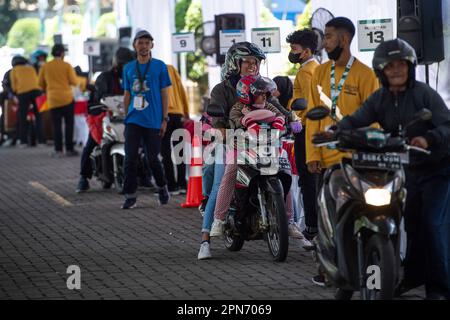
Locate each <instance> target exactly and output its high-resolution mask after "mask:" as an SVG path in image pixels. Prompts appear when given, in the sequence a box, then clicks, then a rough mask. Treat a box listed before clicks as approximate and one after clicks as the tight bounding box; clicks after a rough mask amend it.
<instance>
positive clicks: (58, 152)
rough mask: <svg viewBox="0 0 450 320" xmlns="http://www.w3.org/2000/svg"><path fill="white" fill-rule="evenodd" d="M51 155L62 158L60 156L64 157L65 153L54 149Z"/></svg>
mask: <svg viewBox="0 0 450 320" xmlns="http://www.w3.org/2000/svg"><path fill="white" fill-rule="evenodd" d="M50 157H52V158H57V159H60V158H62V157H64V154H63V152H62V151H52V152H51V153H50Z"/></svg>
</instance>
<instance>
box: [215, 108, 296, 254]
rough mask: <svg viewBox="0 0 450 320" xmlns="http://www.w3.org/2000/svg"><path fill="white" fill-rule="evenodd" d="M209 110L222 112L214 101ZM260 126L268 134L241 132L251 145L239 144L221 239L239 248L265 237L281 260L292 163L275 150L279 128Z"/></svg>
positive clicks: (286, 243)
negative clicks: (242, 146) (228, 206)
mask: <svg viewBox="0 0 450 320" xmlns="http://www.w3.org/2000/svg"><path fill="white" fill-rule="evenodd" d="M208 114H209V115H210V116H212V117H223V115H224V113H223V109H222V108H221V107H220V106H215V105H210V106H209V107H208ZM260 126H261V129H263V131H264V132H265V133H267V135H262V134H259V135H257V136H256V135H249V134H247V133H243V134H242V141H243V142H244V143H245V144H246V145H247V146H250V147H249V148H238V150H239V151H238V156H237V159H238V168H237V179H236V186H235V193H234V196H233V200H232V202H231V205H230V209H229V212H228V215H227V217H226V220H225V225H224V243H225V246H226V248H227V249H228V250H230V251H239V250H241V249H242V246H243V245H244V242H245V241H250V240H262V239H264V240H266V241H267V244H268V247H269V251H270V253H271V254H272V257H273V259H274V261H279V262H281V261H285V260H286V257H287V254H288V247H289V235H288V221H287V217H286V209H285V195H286V194H287V192H289V188H290V186H291V166H290V163H289V160H288V159H287V158H283V157H280V155H279V152H278V144H279V142H280V138H281V137H280V132H279V131H278V130H270V129H269V128H270V126H269V125H268V124H264V123H260ZM264 129H265V130H264ZM237 143H239V142H237ZM251 146H253V148H252V147H251Z"/></svg>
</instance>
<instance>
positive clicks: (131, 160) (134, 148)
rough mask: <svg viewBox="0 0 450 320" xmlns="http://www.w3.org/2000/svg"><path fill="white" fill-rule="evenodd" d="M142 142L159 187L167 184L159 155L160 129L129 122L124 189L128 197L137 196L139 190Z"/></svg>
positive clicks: (126, 131)
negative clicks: (138, 176) (139, 158)
mask: <svg viewBox="0 0 450 320" xmlns="http://www.w3.org/2000/svg"><path fill="white" fill-rule="evenodd" d="M141 139H142V143H143V145H144V148H145V149H146V151H147V152H146V153H145V154H146V156H147V161H148V164H149V166H150V168H151V170H152V173H153V175H154V177H155V181H156V184H157V185H158V187H163V186H165V185H166V179H165V177H164V171H163V168H162V165H161V162H160V161H159V158H158V155H159V153H160V151H161V137H160V136H159V129H149V128H145V127H141V126H138V125H135V124H127V125H126V127H125V165H124V174H125V181H124V185H123V191H124V194H125V196H127V197H130V198H131V197H135V193H136V190H137V171H138V155H139V146H140V144H141Z"/></svg>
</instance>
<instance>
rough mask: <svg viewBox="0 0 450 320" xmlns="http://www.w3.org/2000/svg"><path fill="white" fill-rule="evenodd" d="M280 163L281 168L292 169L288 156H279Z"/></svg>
mask: <svg viewBox="0 0 450 320" xmlns="http://www.w3.org/2000/svg"><path fill="white" fill-rule="evenodd" d="M278 163H279V165H280V169H283V170H291V163H290V162H289V160H288V159H286V158H279V160H278Z"/></svg>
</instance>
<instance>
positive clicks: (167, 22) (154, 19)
mask: <svg viewBox="0 0 450 320" xmlns="http://www.w3.org/2000/svg"><path fill="white" fill-rule="evenodd" d="M118 3H120V7H121V8H122V9H121V11H119V12H118V14H119V17H118V20H119V21H120V23H121V24H122V26H124V24H125V23H126V21H127V20H126V18H124V17H123V15H124V14H125V15H126V13H124V12H123V11H124V9H123V8H124V4H123V2H122V1H120V0H119V1H118ZM126 8H127V13H128V16H129V22H130V25H131V27H132V28H133V31H132V36H134V34H135V33H136V30H137V29H145V30H147V31H148V32H150V34H151V35H152V36H153V38H154V42H155V47H154V48H153V50H152V54H153V56H154V57H155V58H157V59H161V60H163V61H164V62H165V63H168V64H171V63H172V60H173V57H174V55H173V54H172V43H171V42H172V41H171V39H172V33H174V32H175V17H174V12H175V0H164V1H161V0H126Z"/></svg>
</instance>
